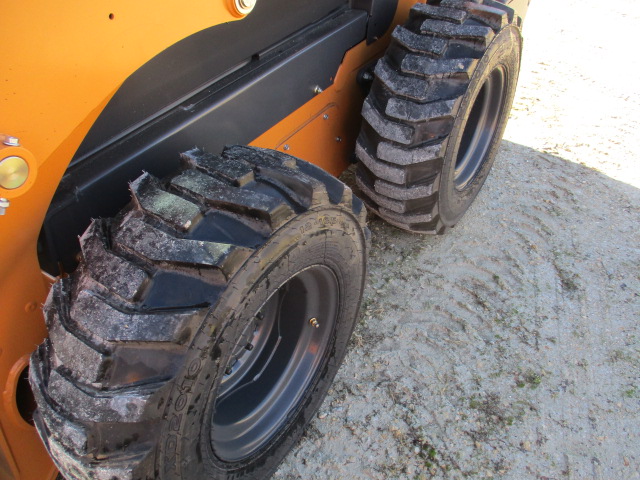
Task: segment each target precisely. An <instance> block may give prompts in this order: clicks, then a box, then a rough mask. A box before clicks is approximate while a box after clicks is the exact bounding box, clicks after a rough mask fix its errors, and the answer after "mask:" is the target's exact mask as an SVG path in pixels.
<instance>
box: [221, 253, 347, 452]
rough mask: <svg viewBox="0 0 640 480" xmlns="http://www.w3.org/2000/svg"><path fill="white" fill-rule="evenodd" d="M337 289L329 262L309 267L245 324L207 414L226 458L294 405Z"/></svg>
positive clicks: (278, 422)
mask: <svg viewBox="0 0 640 480" xmlns="http://www.w3.org/2000/svg"><path fill="white" fill-rule="evenodd" d="M338 292H339V289H338V282H337V280H336V277H335V275H334V274H333V273H332V271H331V270H330V269H329V268H328V267H325V266H321V265H316V266H313V267H309V268H307V269H305V270H303V271H301V272H299V273H297V274H296V275H294V276H293V277H291V278H290V279H289V280H288V281H287V282H286V283H285V284H283V285H282V286H281V287H280V288H279V289H278V290H277V291H276V292H275V293H274V294H273V295H272V296H271V297H270V298H269V300H267V302H266V303H265V304H264V306H263V307H262V308H261V309H260V311H259V312H258V313H257V314H256V316H255V317H254V318H253V319H252V321H250V322H249V323H248V324H247V327H246V328H245V330H244V331H243V333H242V335H241V336H240V341H239V342H238V344H237V345H236V346H235V348H234V349H233V351H232V354H231V358H230V360H229V362H228V364H227V366H226V369H225V375H224V377H223V379H222V380H221V383H220V387H219V389H218V397H217V399H216V402H215V412H214V414H213V416H212V419H211V427H212V428H211V443H212V446H213V450H214V452H215V453H216V455H217V456H218V458H220V459H221V460H223V461H227V462H232V461H238V460H242V459H243V458H246V457H249V456H251V455H252V454H254V453H256V452H257V451H258V450H260V449H261V448H262V447H264V446H265V445H266V444H267V443H269V441H270V440H271V439H273V438H274V436H275V435H276V433H277V432H278V431H279V430H280V428H281V427H282V426H283V425H285V424H286V423H287V421H288V420H289V419H290V418H291V416H292V415H294V414H295V413H296V412H297V411H298V409H299V407H300V405H301V403H302V400H303V398H304V394H305V392H306V391H307V390H308V389H309V387H310V386H311V385H312V383H313V380H314V379H315V378H316V376H317V374H318V373H319V371H320V370H321V368H322V367H323V366H324V363H325V361H324V360H325V358H326V357H327V353H328V348H329V344H330V340H331V338H332V336H333V331H334V328H335V324H336V315H337V309H338V300H339V293H338ZM249 345H250V346H249Z"/></svg>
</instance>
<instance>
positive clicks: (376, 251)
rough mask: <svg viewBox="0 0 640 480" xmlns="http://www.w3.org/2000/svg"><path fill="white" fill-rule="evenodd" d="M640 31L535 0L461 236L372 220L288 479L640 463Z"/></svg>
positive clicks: (630, 6)
mask: <svg viewBox="0 0 640 480" xmlns="http://www.w3.org/2000/svg"><path fill="white" fill-rule="evenodd" d="M639 27H640V5H639V4H638V3H637V0H618V1H616V2H606V3H603V2H601V1H599V2H596V0H580V1H578V0H563V1H562V2H558V1H554V0H534V1H533V3H532V5H531V8H530V13H529V15H528V17H527V24H526V26H525V54H524V59H523V65H522V73H521V78H520V85H519V89H518V95H517V98H516V102H515V105H514V109H513V112H512V118H511V121H510V124H509V127H508V129H507V133H506V135H505V140H504V142H503V147H502V149H501V151H500V153H499V155H498V158H497V160H496V163H495V166H494V169H493V171H492V173H491V175H490V177H489V179H488V181H487V183H486V184H485V187H484V188H483V190H482V192H481V193H480V195H479V197H478V199H477V201H476V203H475V204H474V205H473V207H472V208H471V210H470V211H469V213H468V214H467V215H466V216H465V218H464V219H463V220H462V221H461V222H460V224H459V225H458V226H457V227H456V228H455V229H453V230H452V231H450V232H449V233H447V234H446V235H445V236H443V237H423V236H415V235H411V234H407V233H404V232H401V231H399V230H397V229H394V228H392V227H390V226H387V225H386V224H384V223H383V222H382V221H380V220H378V219H371V222H370V227H371V229H372V232H373V248H372V252H371V258H370V280H369V286H368V288H367V290H366V294H365V299H364V305H363V309H362V314H361V318H360V322H359V324H358V327H357V329H356V332H355V334H354V338H353V340H352V343H351V348H350V352H349V354H348V356H347V359H346V361H345V365H344V367H343V368H342V369H341V370H340V373H339V374H338V378H337V380H336V383H335V385H334V387H333V389H332V390H331V392H330V394H329V396H328V398H327V400H326V402H325V403H324V405H323V407H322V408H321V410H320V412H319V414H318V417H317V419H315V421H314V422H313V423H312V425H311V427H310V428H309V430H308V432H307V434H306V436H305V438H303V440H302V441H301V442H300V444H299V445H298V446H297V447H296V448H295V449H294V451H293V452H292V453H291V454H290V455H289V456H288V458H287V460H286V461H285V463H283V465H282V466H281V468H280V469H279V471H278V473H277V474H276V476H275V478H277V479H294V478H295V479H297V478H304V479H326V478H349V479H387V478H410V479H413V478H447V479H449V478H451V479H458V478H474V479H475V478H504V479H529V478H531V479H565V478H568V479H606V480H608V479H625V480H626V479H634V478H640V446H639V445H640V422H639V420H638V419H639V417H640V368H639V367H640V327H639V326H638V319H640V268H639V267H640V231H639V230H640V228H639V226H640V208H639V206H640V165H639V161H638V154H639V153H640V134H639V133H638V132H639V130H640V129H639V126H640V87H639V82H638V80H639V79H640V55H638V54H637V52H635V50H636V48H637V47H635V45H637V40H636V31H637V29H638V28H639Z"/></svg>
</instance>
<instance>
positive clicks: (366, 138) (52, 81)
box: [0, 0, 528, 480]
mask: <svg viewBox="0 0 640 480" xmlns="http://www.w3.org/2000/svg"><path fill="white" fill-rule="evenodd" d="M527 6H528V0H474V1H464V0H429V1H426V2H418V3H415V0H315V1H313V2H302V1H295V0H207V1H202V0H194V1H193V2H189V3H184V2H177V1H174V0H166V1H163V2H149V1H146V0H141V1H138V2H124V1H119V0H116V1H115V2H111V3H102V2H82V3H78V2H69V1H62V2H57V3H44V2H41V1H38V0H31V1H27V2H10V3H7V4H6V5H4V6H3V12H2V16H1V20H0V38H1V39H2V46H3V52H4V58H3V61H2V67H1V70H0V71H1V73H2V75H1V76H0V135H1V136H0V229H1V234H0V272H1V274H0V282H1V287H0V296H1V302H0V305H1V311H2V316H1V317H0V385H1V386H2V398H1V399H0V478H2V479H6V480H17V479H20V480H41V479H54V478H56V477H57V476H58V475H60V478H62V477H64V478H67V479H104V480H111V479H189V480H193V479H205V478H225V479H226V478H253V479H263V478H268V477H269V476H270V475H271V474H272V473H273V472H274V471H275V469H276V468H277V466H278V464H279V463H280V462H281V460H282V459H283V458H284V456H285V455H286V454H287V452H288V451H289V450H290V449H291V448H292V446H293V445H294V443H295V442H296V441H297V440H298V439H299V437H300V436H301V434H302V432H303V431H304V428H305V426H306V425H307V424H308V423H309V421H310V419H311V418H312V416H313V414H314V412H315V411H316V410H317V408H318V407H319V405H320V403H321V402H322V400H323V398H324V396H325V394H326V392H327V390H328V388H329V386H330V384H331V381H332V379H333V377H334V375H335V374H336V371H337V369H338V368H339V365H340V363H341V361H342V358H343V357H344V355H345V351H346V348H347V343H348V341H349V337H350V334H351V332H352V330H353V327H354V323H355V320H356V317H357V315H358V309H359V305H360V301H361V297H362V291H363V287H364V282H365V276H366V256H367V248H368V240H369V235H370V233H369V231H368V229H367V227H366V215H367V211H369V212H372V213H373V214H376V215H378V216H379V217H381V218H382V219H384V220H386V221H388V222H390V223H391V224H393V225H396V226H398V227H400V228H402V229H405V230H408V231H411V232H419V233H435V234H441V233H443V232H445V231H446V230H447V229H448V228H450V227H453V226H454V225H455V224H456V222H458V220H459V219H460V218H461V216H462V215H463V214H464V212H465V211H466V210H467V208H468V207H469V205H470V203H471V202H472V201H473V199H474V197H475V196H476V195H477V193H478V191H479V189H480V188H481V186H482V184H483V182H484V180H485V179H486V177H487V175H488V173H489V169H490V168H491V164H492V162H493V158H494V157H495V154H496V151H497V148H498V145H499V143H500V139H501V136H502V132H503V129H504V126H505V123H506V121H507V117H508V113H509V109H510V106H511V102H512V99H513V95H514V90H515V85H516V81H517V76H518V70H519V64H520V55H521V50H522V39H521V27H522V22H523V18H524V16H525V13H526V9H527ZM350 163H357V165H355V166H354V168H355V177H356V188H355V189H356V190H357V191H358V195H357V196H356V195H354V194H353V193H352V190H351V189H350V188H349V187H347V186H346V185H345V184H343V183H342V182H341V181H339V180H338V179H337V178H336V176H338V175H339V174H340V173H341V172H343V171H344V170H345V169H346V168H347V167H348V166H349V165H350Z"/></svg>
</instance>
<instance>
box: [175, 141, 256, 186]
mask: <svg viewBox="0 0 640 480" xmlns="http://www.w3.org/2000/svg"><path fill="white" fill-rule="evenodd" d="M180 158H181V160H182V163H183V165H185V166H186V167H187V168H189V167H192V168H197V169H198V170H200V171H202V172H204V173H207V174H209V175H212V176H213V177H214V178H218V179H220V180H222V181H223V182H224V183H227V184H229V185H234V186H236V187H242V186H244V185H246V184H247V183H249V182H252V181H253V180H254V178H253V167H252V165H250V164H249V163H247V162H246V161H244V160H243V159H242V158H237V157H233V156H231V155H225V156H219V155H214V154H212V153H208V152H203V151H202V150H200V149H198V148H194V149H193V150H189V151H188V152H185V153H183V154H181V155H180Z"/></svg>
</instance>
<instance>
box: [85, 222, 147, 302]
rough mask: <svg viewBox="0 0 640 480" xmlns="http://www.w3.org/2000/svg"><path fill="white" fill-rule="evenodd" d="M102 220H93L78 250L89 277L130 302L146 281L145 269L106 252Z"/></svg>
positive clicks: (108, 251)
mask: <svg viewBox="0 0 640 480" xmlns="http://www.w3.org/2000/svg"><path fill="white" fill-rule="evenodd" d="M104 229H105V221H104V220H93V221H92V222H91V224H90V225H89V228H87V230H86V231H85V232H84V233H83V234H82V236H81V237H80V248H81V251H82V255H83V257H84V259H85V265H86V269H87V271H88V272H89V274H90V275H91V277H92V278H93V279H94V280H96V281H97V282H99V283H100V284H102V285H103V286H104V287H105V288H107V289H108V290H110V291H111V292H113V293H115V294H116V295H119V296H120V297H122V298H123V299H126V300H132V299H133V298H134V297H135V295H136V294H137V293H138V291H139V290H140V288H141V287H142V286H143V285H144V284H145V282H146V281H147V278H148V276H147V274H146V272H145V271H144V270H142V269H141V268H139V267H137V266H136V265H134V264H132V263H131V262H128V261H126V260H125V259H123V258H121V257H119V256H117V255H116V254H114V253H113V252H112V251H110V250H108V249H107V245H106V244H107V237H106V235H105V233H104Z"/></svg>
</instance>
